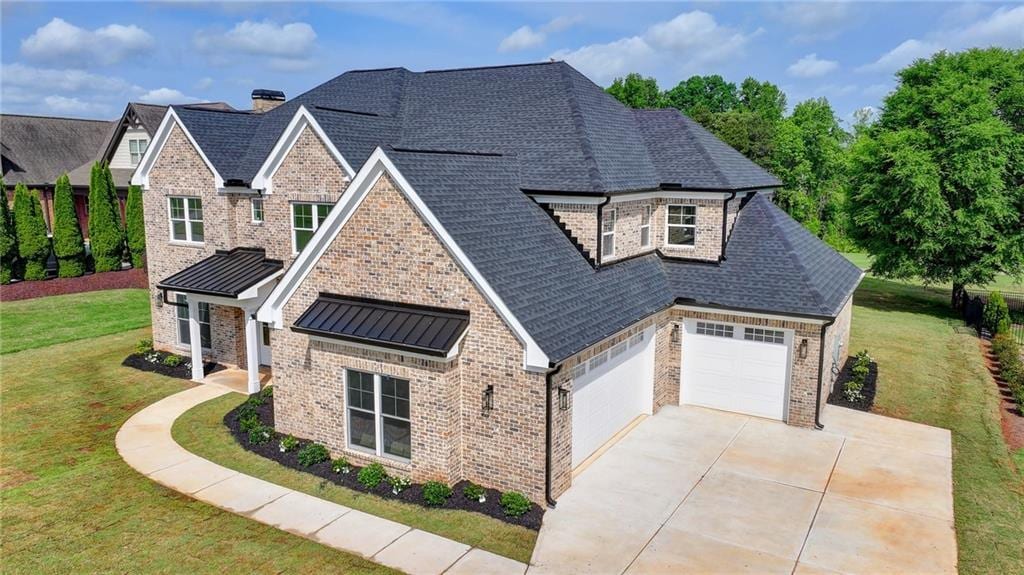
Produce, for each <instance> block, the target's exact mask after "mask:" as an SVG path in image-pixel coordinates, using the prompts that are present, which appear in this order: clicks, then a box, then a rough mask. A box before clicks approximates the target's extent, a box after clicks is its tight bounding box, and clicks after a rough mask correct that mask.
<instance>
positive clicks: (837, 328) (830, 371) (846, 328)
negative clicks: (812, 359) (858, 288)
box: [822, 297, 853, 402]
mask: <svg viewBox="0 0 1024 575" xmlns="http://www.w3.org/2000/svg"><path fill="white" fill-rule="evenodd" d="M852 319H853V297H851V298H850V300H849V301H847V302H846V305H845V306H843V309H842V311H840V312H839V315H838V316H836V321H835V323H833V324H832V325H830V326H829V327H828V329H826V331H825V365H824V369H825V381H824V383H823V389H822V401H823V402H824V400H825V399H827V398H828V394H829V392H830V391H831V390H832V386H833V384H835V382H836V377H838V375H839V372H840V371H841V370H842V369H843V365H845V364H846V358H848V357H849V356H850V323H851V320H852ZM837 345H838V347H839V354H838V360H837V359H836V346H837Z"/></svg>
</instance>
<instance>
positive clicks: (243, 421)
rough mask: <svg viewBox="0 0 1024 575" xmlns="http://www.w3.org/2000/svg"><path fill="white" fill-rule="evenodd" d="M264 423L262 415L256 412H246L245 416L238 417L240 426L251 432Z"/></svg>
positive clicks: (243, 429)
mask: <svg viewBox="0 0 1024 575" xmlns="http://www.w3.org/2000/svg"><path fill="white" fill-rule="evenodd" d="M262 425H263V423H262V422H261V421H260V416H258V415H256V414H255V413H250V414H246V415H245V416H244V417H239V418H238V428H239V429H241V430H242V431H245V432H250V431H252V430H254V429H256V428H257V427H260V426H262Z"/></svg>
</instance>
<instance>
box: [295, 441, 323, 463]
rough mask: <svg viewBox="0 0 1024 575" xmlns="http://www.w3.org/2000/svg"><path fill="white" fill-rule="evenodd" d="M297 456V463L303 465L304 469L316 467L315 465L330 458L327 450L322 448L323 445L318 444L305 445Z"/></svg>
mask: <svg viewBox="0 0 1024 575" xmlns="http://www.w3.org/2000/svg"><path fill="white" fill-rule="evenodd" d="M297 456H298V459H299V463H301V464H302V465H305V466H306V467H309V466H310V465H316V464H317V463H321V462H324V461H327V460H328V459H330V458H331V454H330V452H328V451H327V448H326V447H324V446H323V445H320V444H319V443H309V444H307V445H306V446H304V447H303V448H302V449H300V450H299V453H298V454H297Z"/></svg>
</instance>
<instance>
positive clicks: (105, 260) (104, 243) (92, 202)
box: [89, 162, 124, 272]
mask: <svg viewBox="0 0 1024 575" xmlns="http://www.w3.org/2000/svg"><path fill="white" fill-rule="evenodd" d="M112 185H113V179H112V178H111V177H110V168H109V167H107V166H106V165H105V164H100V163H99V162H96V163H95V164H93V166H92V173H91V178H90V181H89V247H90V248H91V250H92V259H93V265H94V267H95V270H96V271H97V272H109V271H115V270H119V269H121V256H122V255H123V253H124V232H123V231H122V229H121V215H120V210H118V209H117V205H116V193H117V192H116V190H114V189H113V188H112Z"/></svg>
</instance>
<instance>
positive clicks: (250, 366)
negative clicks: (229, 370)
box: [242, 308, 260, 395]
mask: <svg viewBox="0 0 1024 575" xmlns="http://www.w3.org/2000/svg"><path fill="white" fill-rule="evenodd" d="M242 312H243V313H245V369H246V372H248V375H249V394H250V395H251V394H253V393H259V391H260V338H259V335H260V323H259V322H258V321H256V318H255V317H253V316H254V315H255V314H256V310H255V309H245V308H243V309H242Z"/></svg>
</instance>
